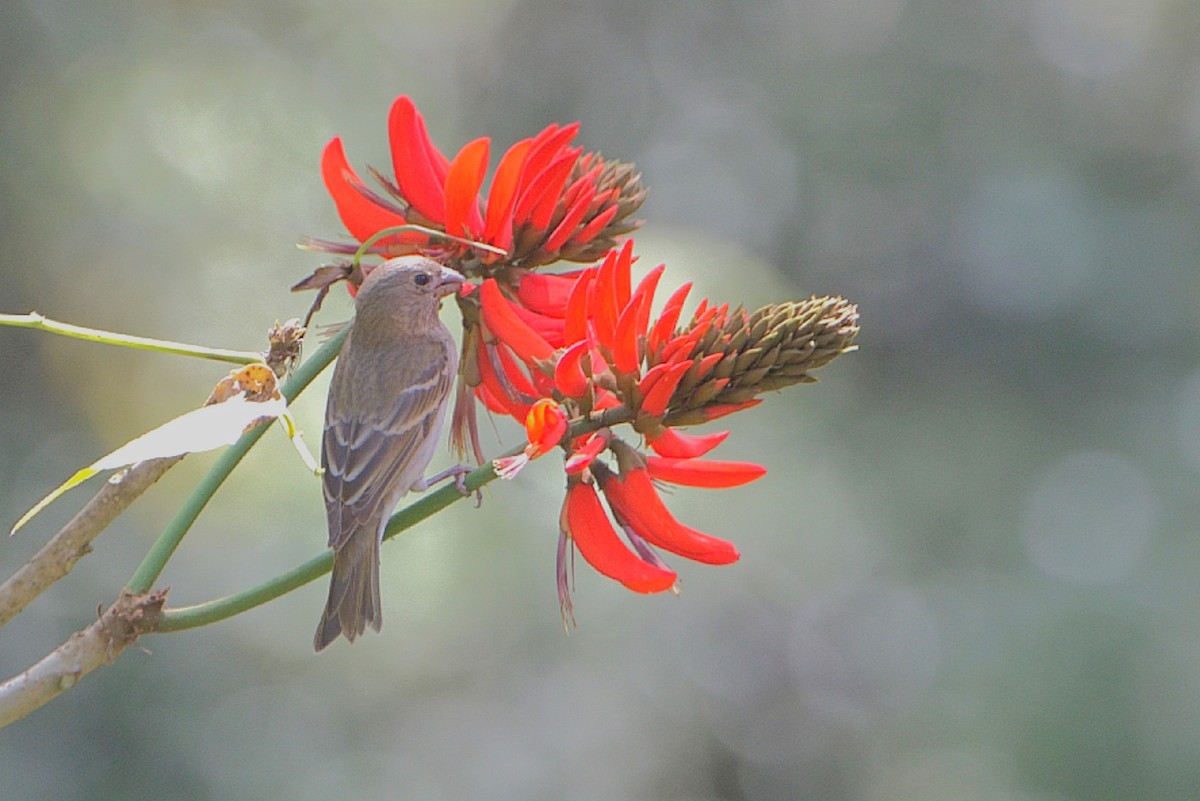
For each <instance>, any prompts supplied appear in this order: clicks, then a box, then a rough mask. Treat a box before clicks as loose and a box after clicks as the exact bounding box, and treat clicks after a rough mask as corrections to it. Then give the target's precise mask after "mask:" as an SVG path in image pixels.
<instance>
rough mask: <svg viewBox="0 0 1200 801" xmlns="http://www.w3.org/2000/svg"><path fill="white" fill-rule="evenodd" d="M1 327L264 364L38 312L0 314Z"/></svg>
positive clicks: (240, 354) (254, 357) (238, 353)
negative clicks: (118, 332)
mask: <svg viewBox="0 0 1200 801" xmlns="http://www.w3.org/2000/svg"><path fill="white" fill-rule="evenodd" d="M0 325H7V326H13V327H15V328H35V329H37V330H39V331H48V332H50V333H51V334H60V335H62V336H65V337H72V338H74V339H83V340H87V341H88V342H99V343H102V344H105V345H120V346H121V347H125V348H137V349H139V350H153V351H158V352H159V353H173V354H176V355H179V356H195V357H197V358H200V359H212V360H214V361H218V362H229V363H231V364H253V363H255V362H261V361H262V360H263V357H262V354H261V353H254V352H253V351H247V350H225V349H223V348H206V347H204V346H203V345H189V344H187V343H185V342H171V341H170V340H166V339H151V338H149V337H135V336H131V335H129V334H117V333H114V332H112V331H104V330H101V329H99V328H85V327H84V326H81V325H71V324H70V323H60V322H58V321H57V320H50V319H48V318H46V317H43V316H42V315H40V314H38V313H37V312H30V313H29V314H0Z"/></svg>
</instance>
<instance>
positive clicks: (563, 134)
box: [318, 96, 645, 275]
mask: <svg viewBox="0 0 1200 801" xmlns="http://www.w3.org/2000/svg"><path fill="white" fill-rule="evenodd" d="M578 131H579V123H572V124H571V125H566V126H559V125H550V126H548V127H546V128H545V129H543V130H542V132H541V133H539V134H538V135H537V136H535V137H532V138H529V139H522V140H521V141H519V142H517V143H516V144H514V145H513V146H512V147H510V148H509V149H508V150H507V151H506V152H505V153H504V155H503V156H502V157H501V158H500V162H499V164H498V166H497V167H496V172H495V174H494V176H493V178H492V186H491V190H490V191H489V192H488V194H487V197H486V198H481V197H480V189H481V188H482V186H483V183H484V178H485V176H486V174H487V166H488V156H489V154H490V150H491V140H490V139H489V138H488V137H480V138H478V139H474V140H472V141H470V142H468V143H467V144H465V145H464V146H463V147H462V149H461V150H459V151H458V153H457V154H456V155H455V156H454V158H453V159H447V158H446V156H444V155H443V154H442V152H441V151H440V150H438V148H437V146H435V145H434V144H433V142H432V140H431V139H430V138H429V134H428V132H427V131H426V130H425V121H424V119H423V118H422V116H421V114H420V112H418V111H417V109H416V106H415V105H413V102H412V100H410V99H409V98H408V97H407V96H402V97H399V98H397V99H396V101H395V102H394V103H393V104H392V109H391V112H390V114H389V115H388V139H389V141H390V143H391V151H392V164H393V174H394V176H395V182H394V183H393V182H392V181H391V180H390V179H388V178H385V177H384V176H382V175H380V174H378V173H376V174H375V177H376V178H378V179H379V182H380V184H381V188H382V192H383V193H384V194H382V195H381V194H379V193H377V192H375V191H373V190H371V189H370V188H368V187H367V185H366V184H365V183H364V182H363V181H362V179H361V178H359V176H358V174H357V173H356V172H355V171H354V169H353V168H352V167H351V166H350V164H349V162H348V161H347V159H346V154H345V151H344V149H343V147H342V141H341V139H340V138H336V137H335V138H334V139H333V140H331V141H330V142H329V144H328V145H326V147H325V151H324V153H323V154H322V156H321V175H322V177H323V179H324V181H325V186H326V188H327V189H328V190H329V194H330V196H331V197H332V198H333V201H334V204H335V205H336V206H337V210H338V215H339V216H340V217H341V218H342V222H343V224H345V226H346V230H348V231H349V232H350V234H351V235H352V236H353V237H354V238H355V239H357V240H358V241H359V242H364V241H366V240H367V239H369V238H370V237H372V236H374V235H375V234H377V233H379V232H381V231H383V230H385V229H388V228H393V227H396V226H402V225H408V224H417V225H421V226H425V227H428V228H431V229H434V230H435V231H440V232H444V233H445V234H448V235H449V236H452V237H458V238H460V239H462V240H470V242H474V243H481V244H483V245H488V246H490V248H479V247H476V246H473V245H472V244H470V243H469V242H466V241H453V240H449V239H446V238H444V237H440V236H435V235H431V234H428V233H424V232H421V231H405V232H398V233H395V234H392V235H390V236H387V237H385V238H384V239H382V240H381V241H379V242H377V243H376V244H375V245H374V246H373V248H372V251H373V252H375V253H379V254H381V255H387V256H395V255H400V254H403V253H412V252H415V251H417V250H421V251H425V252H429V253H430V254H431V255H436V256H437V257H439V258H440V259H441V260H442V261H443V262H444V263H446V264H449V265H450V266H452V267H455V268H456V269H459V270H460V271H461V272H464V273H466V274H468V275H471V274H481V275H486V274H490V272H491V271H492V269H493V268H507V267H518V266H519V267H525V268H528V267H534V266H537V265H541V264H548V263H550V262H553V261H558V260H560V259H567V260H578V261H587V260H591V259H594V258H596V257H597V256H599V255H601V254H602V253H604V251H606V250H607V249H608V248H609V247H611V245H612V244H613V243H614V241H615V237H617V236H619V235H621V234H624V233H628V232H629V231H631V230H633V228H635V227H636V226H637V224H638V223H637V222H636V221H632V220H629V219H628V218H629V215H631V214H632V213H633V212H634V211H635V210H636V209H637V208H638V207H639V206H640V205H641V203H642V201H643V200H644V199H645V191H644V190H643V189H642V188H641V184H640V182H639V176H638V175H637V174H636V173H635V172H634V170H633V168H632V166H631V165H627V164H621V163H619V162H609V161H605V160H604V159H603V158H602V157H600V156H599V155H598V154H595V153H584V152H583V148H580V147H572V146H571V141H572V140H573V139H574V138H575V135H576V134H577V133H578ZM318 244H320V245H322V246H324V247H325V248H326V249H328V250H331V251H333V252H341V253H344V252H353V250H354V248H348V247H343V246H338V245H333V244H331V243H318Z"/></svg>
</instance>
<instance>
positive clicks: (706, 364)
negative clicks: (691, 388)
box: [696, 353, 725, 379]
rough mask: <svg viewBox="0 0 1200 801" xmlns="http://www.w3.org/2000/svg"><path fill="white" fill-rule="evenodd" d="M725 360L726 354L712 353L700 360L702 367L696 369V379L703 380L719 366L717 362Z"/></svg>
mask: <svg viewBox="0 0 1200 801" xmlns="http://www.w3.org/2000/svg"><path fill="white" fill-rule="evenodd" d="M724 358H725V354H724V353H710V354H708V355H707V356H705V357H704V358H703V359H701V360H700V366H699V367H698V368H697V369H696V378H697V379H703V378H704V377H705V376H706V375H708V374H709V373H711V372H712V369H713V368H714V367H716V366H717V362H719V361H721V359H724Z"/></svg>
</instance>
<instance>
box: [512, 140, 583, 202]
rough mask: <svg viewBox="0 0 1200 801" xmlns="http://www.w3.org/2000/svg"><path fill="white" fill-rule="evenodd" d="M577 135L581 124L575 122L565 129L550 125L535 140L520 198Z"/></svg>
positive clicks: (525, 170) (523, 179)
mask: <svg viewBox="0 0 1200 801" xmlns="http://www.w3.org/2000/svg"><path fill="white" fill-rule="evenodd" d="M577 133H579V123H578V122H573V123H571V124H570V125H568V126H566V127H564V128H559V127H558V126H557V125H549V126H547V127H546V128H544V129H543V130H542V132H541V133H539V134H538V135H537V136H535V137H534V138H533V145H532V146H531V147H530V149H529V157H528V158H526V159H525V169H523V170H521V180H520V182H519V186H520V189H518V191H517V195H518V197H519V196H520V195H522V194H524V190H525V189H527V188H528V187H529V185H530V184H532V183H533V182H534V180H536V179H537V177H538V176H539V175H541V174H542V171H544V170H545V169H546V167H547V166H548V165H549V164H550V162H551V161H553V160H554V159H555V158H556V157H557V156H558V155H559V154H560V153H561V151H562V149H563V148H564V147H566V145H567V143H568V142H570V141H571V140H572V139H574V138H575V134H577Z"/></svg>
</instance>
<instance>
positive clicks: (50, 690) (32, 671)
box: [0, 590, 167, 728]
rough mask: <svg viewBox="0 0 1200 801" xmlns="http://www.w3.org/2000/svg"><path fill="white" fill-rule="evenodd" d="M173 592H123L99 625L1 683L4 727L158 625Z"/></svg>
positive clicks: (0, 718)
mask: <svg viewBox="0 0 1200 801" xmlns="http://www.w3.org/2000/svg"><path fill="white" fill-rule="evenodd" d="M166 600H167V591H166V590H158V591H156V592H153V593H151V594H149V595H134V594H132V593H128V592H123V593H121V597H120V598H118V599H117V602H116V603H115V604H113V605H112V606H110V607H109V608H108V610H107V611H105V612H104V614H103V615H101V616H100V617H99V618H98V619H97V620H96V622H94V623H92V624H91V625H90V626H88V627H87V628H85V629H83V630H82V631H77V632H75V633H74V634H72V635H71V637H70V639H68V640H67V641H66V642H65V643H63V644H62V645H60V646H59V647H58V648H56V649H55V650H54V651H53V652H51V653H50V654H48V655H47V656H45V657H44V658H43V659H42V660H41V661H40V662H38V663H37V664H36V665H34V666H33V667H31V668H29V669H28V670H26V671H25V672H24V673H21V674H19V675H17V676H13V677H12V678H11V679H9V680H8V681H6V682H4V683H3V684H0V728H3V727H4V726H7V725H8V724H10V723H13V722H15V721H18V720H20V719H21V718H23V717H25V716H26V715H28V714H29V713H30V712H32V711H34V710H35V709H37V708H38V707H41V706H43V705H45V704H46V703H47V702H49V701H50V700H51V699H53V698H55V697H56V696H58V695H61V694H62V693H64V692H66V691H67V690H69V689H71V688H72V687H74V686H75V684H76V683H77V682H78V681H79V679H81V678H82V677H83V676H85V675H87V674H88V673H91V672H92V671H93V670H95V669H96V668H98V667H100V666H101V665H103V664H107V663H109V662H111V661H113V660H114V659H116V657H117V656H118V655H119V654H120V653H121V652H122V651H124V650H125V649H126V648H128V647H129V646H130V645H132V644H133V643H135V642H137V639H138V637H140V636H141V635H142V634H144V633H146V632H147V631H151V630H153V628H154V627H155V626H156V625H158V618H159V616H160V614H161V612H162V606H163V603H164V602H166Z"/></svg>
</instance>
